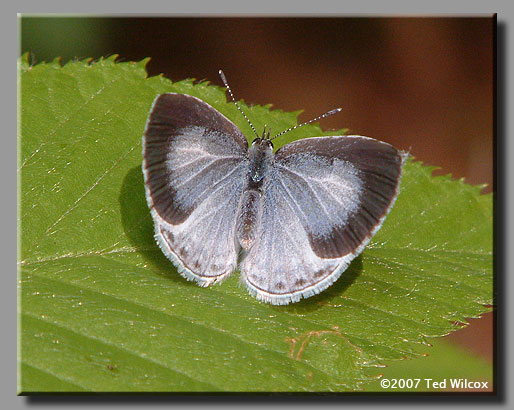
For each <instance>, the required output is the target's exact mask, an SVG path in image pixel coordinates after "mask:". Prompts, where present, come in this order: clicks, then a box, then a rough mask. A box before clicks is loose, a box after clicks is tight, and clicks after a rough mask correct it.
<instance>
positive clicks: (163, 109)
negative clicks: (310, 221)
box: [143, 93, 248, 286]
mask: <svg viewBox="0 0 514 410" xmlns="http://www.w3.org/2000/svg"><path fill="white" fill-rule="evenodd" d="M247 150H248V143H247V141H246V138H245V137H244V136H243V134H242V133H241V132H240V131H239V129H238V128H237V127H236V126H235V125H234V124H233V123H232V122H231V121H229V120H228V119H227V118H226V117H224V116H223V115H222V114H221V113H219V112H218V111H216V110H215V109H214V108H212V107H211V106H210V105H208V104H207V103H205V102H203V101H201V100H199V99H197V98H195V97H192V96H189V95H182V94H171V93H170V94H162V95H160V96H158V97H157V98H156V100H155V101H154V103H153V106H152V109H151V111H150V115H149V118H148V122H147V125H146V129H145V133H144V136H143V174H144V180H145V189H146V198H147V202H148V206H149V207H150V210H151V214H152V217H153V220H154V225H155V238H156V240H157V243H158V244H159V246H160V247H161V249H162V251H163V252H164V254H165V255H166V257H168V259H170V260H171V261H172V262H174V264H175V265H176V266H177V268H178V270H179V271H180V273H181V274H182V275H183V276H184V277H186V278H187V279H189V280H195V281H196V282H198V283H199V284H200V285H202V286H208V285H210V284H211V283H214V282H216V281H218V280H221V279H223V278H225V277H226V276H227V275H228V274H230V273H231V272H232V271H233V270H234V269H235V267H236V265H237V249H236V246H235V239H234V237H235V233H234V229H235V223H236V221H235V219H236V218H235V215H236V214H237V209H238V207H239V202H240V198H241V194H242V190H243V181H244V175H246V172H247V167H248V165H247V159H246V152H247Z"/></svg>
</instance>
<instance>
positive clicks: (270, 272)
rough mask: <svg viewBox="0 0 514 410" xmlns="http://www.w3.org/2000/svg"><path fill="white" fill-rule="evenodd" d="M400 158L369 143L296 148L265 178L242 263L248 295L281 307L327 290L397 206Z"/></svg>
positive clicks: (323, 141)
mask: <svg viewBox="0 0 514 410" xmlns="http://www.w3.org/2000/svg"><path fill="white" fill-rule="evenodd" d="M403 160H404V155H403V154H402V153H401V152H399V151H397V150H396V149H395V148H393V147H392V146H391V145H389V144H386V143H383V142H379V141H376V140H373V139H370V138H366V137H358V136H340V137H318V138H308V139H304V140H299V141H296V142H293V143H291V144H288V145H286V146H284V147H283V148H281V149H280V150H279V151H278V152H277V154H276V156H275V162H274V165H273V167H272V169H271V170H270V172H269V173H268V175H267V176H266V178H267V180H266V182H265V183H264V187H263V198H262V214H261V218H260V220H259V226H258V227H257V229H256V231H257V238H256V239H255V242H254V244H253V246H252V248H251V249H250V250H249V252H248V254H247V256H246V258H245V259H244V260H243V261H242V263H241V272H242V275H243V280H244V281H245V282H246V284H247V286H248V288H249V290H250V292H252V293H254V294H256V296H257V297H258V298H259V299H261V300H265V301H267V302H270V303H274V304H286V303H289V302H294V301H297V300H299V299H300V298H301V297H309V296H311V295H313V294H316V293H319V292H321V291H322V290H324V289H325V288H327V287H328V286H329V285H330V284H332V283H333V282H334V281H335V280H336V279H337V278H338V277H339V276H340V274H341V272H342V271H344V270H345V269H346V267H347V266H348V264H349V263H350V261H351V260H352V259H354V258H355V257H356V256H357V255H358V254H359V253H360V252H361V251H362V249H363V248H364V246H365V245H366V244H367V243H368V242H369V240H370V238H371V237H372V236H373V235H374V233H375V232H376V231H377V230H378V229H379V228H380V226H381V225H382V222H383V220H384V218H385V216H386V214H387V213H388V211H389V209H390V208H391V206H392V204H393V203H394V201H395V199H396V196H397V193H398V184H399V180H400V175H401V168H402V163H403Z"/></svg>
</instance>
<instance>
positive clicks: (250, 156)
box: [142, 70, 407, 305]
mask: <svg viewBox="0 0 514 410" xmlns="http://www.w3.org/2000/svg"><path fill="white" fill-rule="evenodd" d="M220 75H221V77H222V80H223V82H224V84H225V86H226V88H227V90H228V91H229V93H230V95H231V97H232V101H233V102H234V103H235V104H236V106H237V108H238V109H239V111H240V112H241V113H242V114H243V115H244V117H245V118H246V119H247V121H248V122H249V123H250V125H251V127H252V129H253V130H254V133H255V134H256V138H255V139H254V140H253V142H252V143H251V145H250V146H248V142H247V139H246V137H245V136H244V135H243V133H242V132H241V131H240V130H239V128H238V127H237V126H236V125H234V123H233V122H231V121H230V120H229V119H228V118H226V117H225V116H224V115H223V114H221V113H220V112H218V111H217V110H216V109H214V108H213V107H212V106H210V105H209V104H207V103H206V102H204V101H202V100H200V99H198V98H196V97H193V96H191V95H186V94H175V93H168V94H161V95H159V96H158V97H157V98H156V99H155V101H154V102H153V104H152V107H151V110H150V114H149V117H148V120H147V124H146V128H145V131H144V135H143V166H142V168H143V174H144V183H145V192H146V199H147V203H148V206H149V208H150V212H151V215H152V218H153V221H154V227H155V239H156V241H157V244H158V245H159V247H160V248H161V250H162V252H163V253H164V255H165V256H166V257H167V258H168V259H169V260H171V261H172V262H173V263H174V264H175V266H176V267H177V269H178V271H179V272H180V274H182V276H184V277H185V278H186V279H188V280H193V281H195V282H197V283H198V284H199V285H200V286H209V285H211V284H213V283H216V282H220V281H222V280H223V279H225V278H227V277H228V276H229V275H230V274H231V273H232V272H233V271H234V270H235V269H236V268H239V270H240V273H241V280H242V282H243V283H244V284H245V285H246V287H247V289H248V291H249V292H250V294H252V295H254V296H255V297H257V299H259V300H260V301H264V302H268V303H271V304H275V305H284V304H288V303H293V302H298V301H299V300H300V299H302V298H308V297H310V296H313V295H315V294H317V293H319V292H321V291H323V290H325V289H326V288H327V287H329V286H330V285H332V284H333V283H334V282H335V281H336V280H337V279H338V278H339V277H340V275H341V274H342V272H344V271H345V270H346V268H347V267H348V266H349V264H350V262H351V261H352V260H353V259H354V258H355V257H356V256H358V255H359V254H360V253H361V252H362V250H363V249H364V247H365V246H366V244H367V243H368V242H369V241H370V239H371V238H372V236H373V235H374V234H375V233H376V232H377V231H378V230H379V229H380V227H381V226H382V223H383V222H384V219H385V217H386V215H387V214H388V212H389V211H390V209H391V207H392V206H393V204H394V202H395V200H396V197H397V195H398V192H399V184H400V178H401V173H402V167H403V164H404V162H405V158H406V156H407V154H405V153H404V152H402V151H399V150H397V149H396V148H394V147H393V146H391V145H390V144H387V143H385V142H381V141H377V140H375V139H372V138H368V137H362V136H357V135H341V136H327V137H312V138H305V139H300V140H297V141H294V142H291V143H289V144H287V145H285V146H283V147H281V148H280V149H278V150H277V151H276V152H274V147H273V143H272V139H274V138H275V137H277V136H280V135H282V134H283V133H285V132H288V131H290V130H291V129H294V128H297V127H299V126H303V125H305V124H308V123H311V122H312V121H315V120H317V119H320V118H323V117H325V116H327V115H331V114H334V113H335V112H338V111H339V109H337V110H332V111H329V112H328V113H326V114H324V115H322V116H320V117H317V118H315V119H314V120H311V121H309V122H307V123H304V124H300V125H297V126H295V127H292V128H290V129H289V130H286V131H283V132H281V133H280V134H278V135H276V136H275V137H273V138H270V132H269V130H268V132H266V130H264V131H263V133H262V135H261V136H260V137H259V136H258V134H257V132H256V131H255V128H254V127H253V125H252V123H251V122H250V121H249V119H248V118H247V116H246V115H245V114H244V112H243V111H242V110H241V108H240V107H239V105H238V104H237V102H236V101H235V99H234V97H233V95H232V91H231V90H230V87H229V86H228V83H227V81H226V78H225V76H224V75H223V73H222V72H221V70H220Z"/></svg>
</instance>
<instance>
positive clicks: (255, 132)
mask: <svg viewBox="0 0 514 410" xmlns="http://www.w3.org/2000/svg"><path fill="white" fill-rule="evenodd" d="M219 73H220V77H221V80H222V81H223V84H225V87H226V88H227V90H228V93H229V94H230V97H231V98H232V101H233V103H234V104H235V105H236V107H237V109H238V110H239V112H240V113H241V114H243V117H245V118H246V121H248V124H250V127H252V130H253V133H254V134H255V136H256V137H257V138H259V134H257V131H255V127H254V126H253V124H252V123H251V122H250V120H249V119H248V117H247V116H246V114H245V113H244V112H243V110H242V109H241V107H240V106H239V104H238V103H237V101H236V99H235V98H234V95H233V94H232V90H231V89H230V87H229V86H228V83H227V77H225V74H223V71H221V70H220V71H219Z"/></svg>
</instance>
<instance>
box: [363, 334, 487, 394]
mask: <svg viewBox="0 0 514 410" xmlns="http://www.w3.org/2000/svg"><path fill="white" fill-rule="evenodd" d="M381 372H382V373H383V378H382V379H381V380H377V381H374V382H372V383H370V384H368V385H366V386H364V389H365V390H366V391H367V392H381V393H384V392H388V393H395V392H411V393H412V392H441V391H452V392H455V391H465V390H464V389H462V388H460V389H459V388H452V384H451V380H452V379H453V380H455V381H457V380H464V379H466V380H468V381H469V382H486V383H487V387H488V391H492V388H493V367H492V365H491V363H489V362H488V361H487V360H485V359H482V358H481V357H478V356H477V355H475V354H472V353H470V352H468V351H466V350H465V349H463V348H459V347H458V346H456V345H454V344H452V343H449V342H447V341H444V340H443V339H436V340H434V345H433V347H432V348H430V349H429V350H428V354H427V355H426V356H425V357H422V358H420V359H416V360H402V361H399V362H393V363H391V364H390V365H389V366H388V367H386V368H384V369H382V371H381ZM383 379H388V380H389V381H391V382H392V381H393V380H397V381H398V382H397V383H396V386H395V387H394V388H392V387H391V386H389V387H388V388H384V387H382V386H381V385H380V382H381V381H382V380H383ZM417 379H419V382H417V383H416V380H417ZM400 380H404V381H406V380H412V381H413V383H416V384H415V385H414V384H413V385H412V386H416V387H408V385H407V386H406V385H403V386H401V385H400V384H399V383H401V382H399V381H400ZM445 380H446V382H445ZM434 382H437V383H440V384H439V386H440V387H436V386H435V385H434Z"/></svg>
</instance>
